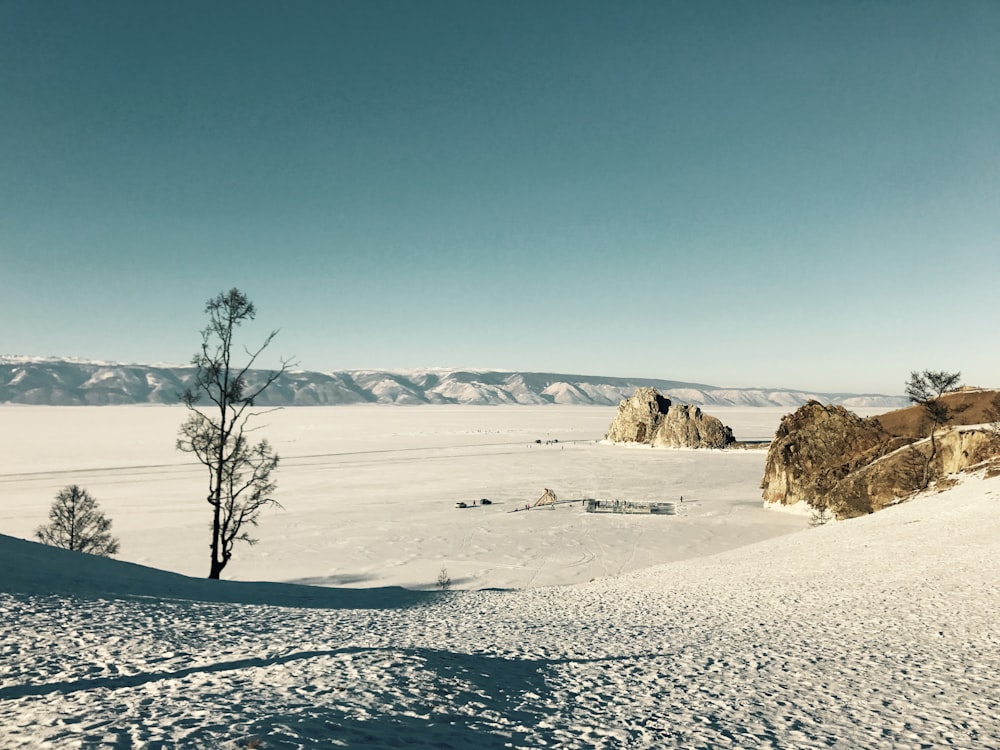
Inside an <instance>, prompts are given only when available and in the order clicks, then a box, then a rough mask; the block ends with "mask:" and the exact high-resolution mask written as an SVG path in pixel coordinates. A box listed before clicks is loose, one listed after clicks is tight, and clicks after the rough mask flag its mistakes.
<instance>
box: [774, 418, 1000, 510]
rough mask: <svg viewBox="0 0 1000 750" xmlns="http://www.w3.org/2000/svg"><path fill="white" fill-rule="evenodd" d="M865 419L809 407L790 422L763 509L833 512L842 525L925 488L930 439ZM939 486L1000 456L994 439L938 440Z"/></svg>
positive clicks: (956, 430) (972, 434) (951, 433)
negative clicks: (845, 520)
mask: <svg viewBox="0 0 1000 750" xmlns="http://www.w3.org/2000/svg"><path fill="white" fill-rule="evenodd" d="M886 416H888V415H883V416H882V417H873V418H871V419H862V418H861V417H858V416H857V415H855V414H852V413H851V412H849V411H847V410H846V409H844V408H843V407H841V406H824V405H822V404H820V403H818V402H816V401H810V402H809V403H807V404H806V405H804V406H802V407H801V408H799V409H798V410H797V411H795V412H794V413H793V414H789V415H787V416H785V417H784V418H783V419H782V420H781V425H780V426H779V427H778V431H777V433H776V434H775V437H774V440H773V442H772V443H771V446H770V449H769V450H768V454H767V461H766V463H765V467H764V478H763V480H762V481H761V489H763V491H764V492H763V496H764V501H765V502H767V503H777V504H782V505H794V504H795V503H798V502H805V503H807V504H808V505H810V506H811V507H813V508H817V509H821V508H828V509H829V510H831V511H833V513H834V514H835V515H836V517H837V518H851V517H854V516H859V515H863V514H865V513H872V512H874V511H876V510H879V509H881V508H884V507H885V506H887V505H892V504H894V503H897V502H899V500H900V499H902V498H905V497H907V496H909V495H911V494H912V493H914V492H916V491H917V490H919V489H921V485H922V482H923V471H924V465H925V463H926V461H927V456H929V455H930V441H929V439H927V438H925V437H923V438H922V437H915V436H912V434H911V435H909V436H908V435H900V434H898V432H902V430H898V431H897V430H894V432H895V433H896V434H892V433H890V432H888V431H887V430H886V429H885V428H884V426H883V425H884V423H885V422H890V423H892V422H894V420H895V421H896V422H898V421H899V420H898V419H895V418H890V419H885V417H886ZM935 440H936V442H937V455H936V456H935V458H934V461H933V462H932V463H931V466H930V477H931V479H932V480H934V479H938V478H941V477H944V476H946V475H948V474H954V473H957V472H960V471H963V470H965V469H967V468H969V467H970V466H975V465H978V464H981V463H982V462H983V461H985V460H987V459H989V458H990V457H992V456H995V455H997V453H998V452H1000V441H998V439H997V437H996V436H995V435H993V434H991V433H990V432H989V431H983V430H979V429H976V428H973V427H964V426H956V427H946V428H944V429H942V430H939V431H938V432H937V433H936V434H935Z"/></svg>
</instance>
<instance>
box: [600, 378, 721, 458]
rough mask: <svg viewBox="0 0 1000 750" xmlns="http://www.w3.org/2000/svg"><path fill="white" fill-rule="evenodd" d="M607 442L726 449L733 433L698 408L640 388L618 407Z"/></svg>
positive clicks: (654, 390) (653, 389)
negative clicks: (677, 402) (673, 402)
mask: <svg viewBox="0 0 1000 750" xmlns="http://www.w3.org/2000/svg"><path fill="white" fill-rule="evenodd" d="M606 438H607V439H608V440H610V441H611V442H615V443H646V444H649V445H653V446H657V447H665V448H725V447H726V446H727V445H730V444H731V443H733V442H735V438H734V437H733V431H732V430H731V429H729V428H728V427H726V425H724V424H722V422H721V421H720V420H718V419H716V418H715V417H712V416H709V415H708V414H703V413H702V411H701V409H699V408H698V407H697V406H691V405H688V404H672V403H671V402H670V399H669V398H667V397H666V396H662V395H661V394H660V393H659V392H657V390H656V389H655V388H639V389H637V390H636V392H635V393H634V394H633V395H632V396H631V397H630V398H627V399H625V400H623V401H622V402H621V403H620V404H618V412H617V413H616V414H615V418H614V419H613V420H612V422H611V427H610V428H608V434H607V435H606Z"/></svg>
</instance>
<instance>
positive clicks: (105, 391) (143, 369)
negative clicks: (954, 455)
mask: <svg viewBox="0 0 1000 750" xmlns="http://www.w3.org/2000/svg"><path fill="white" fill-rule="evenodd" d="M192 372H193V371H192V368H191V367H184V366H172V365H137V364H119V363H113V362H88V361H82V360H70V359H55V358H51V359H43V358H37V357H13V356H0V403H21V404H46V405H54V406H68V405H78V404H95V405H96V404H142V403H157V404H174V403H177V402H178V397H177V394H179V393H180V392H181V391H183V390H184V386H185V384H186V383H187V382H188V380H189V379H190V378H191V375H192ZM640 386H653V387H654V388H656V389H657V390H659V391H660V392H661V393H664V394H666V395H668V396H670V397H671V398H673V399H675V400H677V401H681V402H684V403H689V404H697V405H700V406H783V407H789V408H795V407H797V406H801V405H802V404H804V403H805V402H806V401H808V400H809V399H817V400H819V401H823V402H824V403H834V404H843V405H845V406H847V407H852V406H853V407H862V406H864V407H884V408H885V409H887V410H888V409H894V408H898V407H901V406H905V405H906V403H907V402H906V399H904V398H902V397H899V396H885V395H880V394H850V393H809V392H803V391H792V390H787V389H780V388H775V389H763V388H743V389H740V388H718V387H716V386H711V385H704V384H697V383H685V382H681V381H676V380H655V379H643V378H611V377H601V376H591V375H563V374H555V373H535V372H533V373H527V372H493V371H478V370H435V369H425V370H399V371H391V370H345V371H341V372H308V371H302V370H297V371H294V372H289V373H287V374H286V376H285V377H283V378H282V379H281V380H280V381H278V383H276V384H275V385H274V386H272V388H270V389H269V390H268V391H267V392H266V393H265V398H263V399H262V400H261V401H262V403H265V404H267V405H342V404H365V403H385V404H467V405H477V406H482V405H496V404H566V405H570V404H579V405H595V406H614V405H616V404H617V403H618V402H619V401H621V400H622V399H623V398H627V397H628V396H631V395H632V393H633V392H634V391H635V389H636V388H638V387H640Z"/></svg>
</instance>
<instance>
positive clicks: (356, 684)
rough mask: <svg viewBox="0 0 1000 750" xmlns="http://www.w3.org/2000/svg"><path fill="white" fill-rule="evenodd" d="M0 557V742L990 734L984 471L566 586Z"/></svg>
mask: <svg viewBox="0 0 1000 750" xmlns="http://www.w3.org/2000/svg"><path fill="white" fill-rule="evenodd" d="M0 570H2V571H3V576H2V578H0V591H2V593H0V620H2V622H3V625H4V627H3V628H2V630H0V653H2V654H3V671H2V672H0V726H3V728H4V732H3V733H2V734H0V746H2V747H5V748H6V747H25V748H28V747H30V748H34V747H46V746H47V747H70V746H84V747H109V748H110V747H115V748H129V747H150V746H152V747H193V748H209V747H212V748H217V747H234V748H235V747H247V746H251V744H252V743H259V744H255V745H253V746H257V747H264V748H292V747H356V748H360V747H365V748H389V747H401V746H404V747H425V748H468V747H477V748H503V747H519V748H520V747H530V748H535V747H560V748H624V747H629V748H661V747H683V748H717V747H738V748H886V749H888V748H926V747H959V748H990V747H998V746H1000V718H998V716H1000V685H998V682H997V675H998V674H1000V630H998V628H997V624H996V623H997V619H998V615H1000V587H998V585H997V581H998V580H1000V479H989V480H983V479H980V478H977V477H973V478H970V479H967V480H966V481H965V483H964V484H962V485H960V486H958V487H955V488H953V489H950V490H948V491H946V492H943V493H940V494H931V495H929V496H926V497H923V498H920V499H917V500H914V501H912V502H908V503H905V504H902V505H900V506H897V507H894V508H891V509H889V510H886V511H882V512H880V513H878V514H876V515H872V516H867V517H864V518H860V519H856V520H852V521H846V522H841V523H834V524H828V525H826V526H823V527H820V528H816V529H810V530H806V531H802V532H798V533H794V534H789V535H785V536H782V537H779V538H775V539H771V540H768V541H766V542H762V543H759V544H756V545H751V546H748V547H743V548H740V549H737V550H733V551H730V552H727V553H724V554H721V555H716V556H714V557H707V558H698V559H690V560H684V561H680V562H675V563H671V564H667V565H662V566H659V567H655V568H651V569H648V570H645V571H642V572H638V573H632V574H628V575H623V576H619V577H611V578H602V579H599V580H596V581H594V582H592V583H590V584H582V585H578V586H562V587H552V588H537V589H529V590H509V591H502V590H490V591H462V592H443V593H428V592H425V593H414V592H406V591H403V590H399V589H396V590H392V589H383V590H378V591H363V590H362V591H357V590H354V591H350V592H345V591H337V590H316V592H315V594H314V595H313V594H311V593H310V591H309V590H308V589H303V588H302V587H288V586H281V585H266V586H259V585H256V584H238V583H225V582H223V583H221V584H218V583H217V584H213V585H211V586H210V585H209V584H208V583H206V582H202V581H194V580H190V579H184V578H182V577H179V576H175V575H168V574H163V573H158V572H156V571H151V570H148V569H142V568H139V567H136V566H129V565H124V564H121V563H116V562H111V561H104V560H94V559H91V558H84V559H79V558H76V557H75V556H73V555H71V554H69V553H65V552H60V551H57V550H51V549H47V548H44V547H40V546H37V545H34V544H31V543H27V542H22V541H18V540H12V539H10V538H9V537H0Z"/></svg>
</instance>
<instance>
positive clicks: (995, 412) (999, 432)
mask: <svg viewBox="0 0 1000 750" xmlns="http://www.w3.org/2000/svg"><path fill="white" fill-rule="evenodd" d="M986 419H988V420H989V423H990V426H989V431H990V433H991V434H992V435H993V436H994V437H996V438H1000V393H995V394H993V398H991V399H990V404H989V406H987V407H986Z"/></svg>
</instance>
